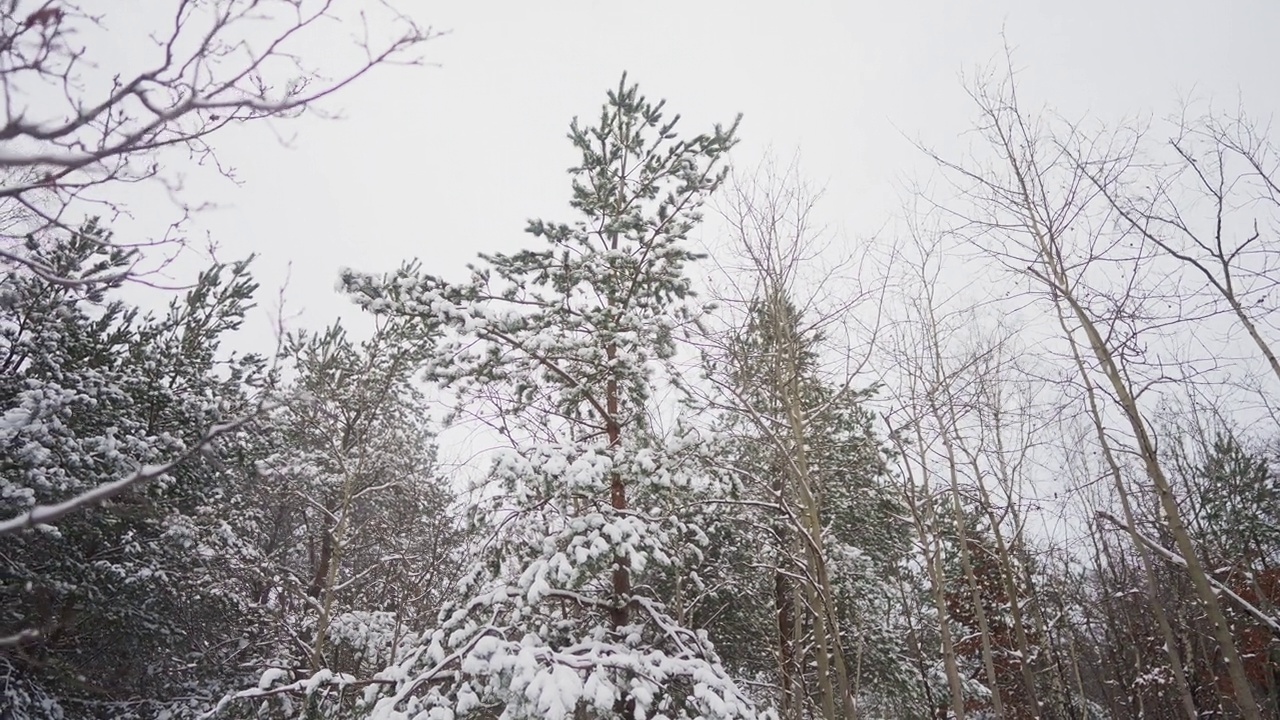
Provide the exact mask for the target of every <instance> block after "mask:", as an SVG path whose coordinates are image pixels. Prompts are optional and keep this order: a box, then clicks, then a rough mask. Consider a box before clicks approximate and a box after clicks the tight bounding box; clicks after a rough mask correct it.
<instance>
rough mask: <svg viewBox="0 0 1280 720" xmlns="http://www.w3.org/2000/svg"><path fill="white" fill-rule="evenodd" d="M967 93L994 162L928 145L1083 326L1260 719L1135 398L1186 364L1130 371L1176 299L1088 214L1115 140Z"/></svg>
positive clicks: (979, 229) (1144, 259)
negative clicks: (1162, 292) (955, 157)
mask: <svg viewBox="0 0 1280 720" xmlns="http://www.w3.org/2000/svg"><path fill="white" fill-rule="evenodd" d="M971 92H972V95H973V98H974V101H975V103H976V104H977V106H978V109H979V112H980V116H981V120H980V127H979V130H980V131H981V133H982V137H983V138H984V139H985V140H986V141H987V142H988V143H989V145H990V148H991V149H992V150H993V151H994V154H995V155H996V157H997V161H996V162H997V165H996V167H994V168H990V169H985V168H984V169H975V168H974V167H973V166H972V165H969V164H959V163H956V162H951V161H947V160H945V159H942V158H940V157H937V156H936V155H935V156H934V157H935V159H937V160H938V161H939V162H940V163H941V165H942V167H943V168H944V169H945V170H947V171H949V172H950V173H951V174H952V177H953V178H955V180H956V185H957V189H958V190H959V191H960V192H961V193H962V195H963V196H964V197H967V198H969V199H970V200H973V201H976V203H977V207H976V208H975V211H973V212H969V213H966V212H964V211H961V212H959V213H958V214H957V216H958V217H959V218H960V220H961V222H962V223H963V226H964V229H965V230H966V231H967V234H968V237H970V238H972V239H973V241H974V242H975V244H976V245H977V246H978V247H980V248H981V249H982V250H983V252H984V253H985V254H986V255H987V257H989V258H991V259H993V260H996V261H997V262H999V263H1000V264H1001V265H1003V266H1004V267H1006V268H1008V269H1010V270H1012V271H1014V272H1016V273H1018V274H1019V275H1021V276H1022V277H1025V278H1028V279H1030V280H1031V281H1033V285H1034V286H1035V287H1037V288H1038V292H1039V293H1040V296H1041V297H1044V298H1047V299H1050V300H1051V301H1053V302H1054V303H1061V305H1062V307H1063V310H1064V313H1063V314H1064V315H1065V317H1066V318H1067V321H1068V322H1069V323H1070V324H1071V327H1072V331H1073V332H1075V331H1078V332H1080V333H1082V334H1083V335H1084V337H1085V340H1084V342H1082V346H1083V347H1084V348H1086V349H1087V350H1088V351H1089V352H1090V353H1091V354H1092V355H1093V360H1094V361H1095V362H1096V365H1092V366H1090V367H1088V368H1086V370H1087V372H1086V373H1085V376H1086V377H1087V376H1091V375H1095V374H1096V376H1097V378H1098V382H1099V383H1100V384H1103V385H1104V386H1105V387H1107V389H1108V391H1109V393H1110V394H1111V396H1112V398H1113V400H1114V403H1115V408H1116V409H1117V410H1118V411H1119V412H1120V413H1121V414H1122V416H1123V418H1124V424H1125V425H1127V426H1128V430H1129V432H1128V435H1129V441H1130V442H1131V443H1132V448H1131V452H1132V453H1133V454H1134V456H1135V457H1136V458H1137V459H1138V460H1139V462H1140V465H1141V467H1142V471H1143V474H1144V475H1145V477H1146V479H1147V480H1148V481H1149V482H1150V483H1151V487H1152V490H1153V491H1154V493H1153V494H1154V498H1155V500H1156V501H1157V502H1158V505H1159V508H1160V513H1161V519H1162V521H1163V523H1164V524H1165V525H1166V527H1167V529H1168V532H1169V533H1170V534H1171V536H1172V537H1173V539H1174V542H1175V543H1176V546H1177V548H1178V553H1179V554H1180V555H1181V557H1183V559H1184V560H1185V561H1186V564H1185V567H1186V571H1187V576H1188V579H1189V580H1190V582H1191V585H1192V587H1193V588H1194V591H1195V595H1196V596H1197V597H1198V599H1199V601H1200V605H1201V607H1202V608H1203V609H1204V611H1205V614H1206V615H1207V616H1208V618H1209V619H1210V622H1211V624H1212V627H1213V636H1214V638H1215V640H1216V644H1217V649H1218V651H1219V652H1220V653H1221V656H1222V658H1223V660H1224V661H1225V664H1226V667H1227V672H1228V675H1229V677H1230V678H1231V681H1232V682H1231V685H1232V690H1233V695H1234V697H1233V700H1234V704H1235V705H1236V706H1237V707H1238V709H1239V712H1241V714H1242V716H1243V717H1246V718H1250V719H1256V718H1259V717H1260V713H1259V710H1258V706H1257V703H1256V702H1255V700H1254V696H1253V691H1252V688H1251V685H1250V682H1249V679H1248V678H1247V676H1246V674H1245V672H1244V667H1243V664H1242V662H1241V657H1240V654H1239V652H1238V650H1237V648H1236V644H1235V638H1234V637H1233V635H1232V632H1231V628H1230V626H1229V625H1228V623H1227V621H1226V617H1225V615H1224V614H1223V612H1222V607H1221V604H1220V603H1219V600H1218V597H1217V594H1216V593H1215V592H1214V589H1213V587H1212V585H1211V584H1210V582H1209V578H1208V575H1207V573H1206V571H1205V569H1204V567H1203V566H1202V564H1201V562H1200V560H1199V558H1198V556H1197V554H1196V550H1195V548H1194V547H1193V544H1192V541H1191V539H1190V536H1189V535H1188V533H1187V531H1186V528H1185V526H1184V524H1183V521H1182V518H1181V512H1180V509H1179V506H1178V502H1177V500H1176V498H1175V497H1174V494H1173V489H1172V487H1171V484H1170V482H1169V478H1168V476H1167V474H1166V472H1165V468H1164V466H1163V464H1162V462H1161V458H1160V455H1159V453H1158V451H1157V447H1156V439H1155V437H1154V435H1153V434H1152V431H1151V428H1150V425H1149V422H1148V419H1147V417H1146V416H1145V415H1144V413H1143V409H1142V406H1141V403H1140V402H1139V397H1140V396H1141V395H1142V393H1143V392H1144V391H1145V390H1146V389H1147V388H1149V387H1150V386H1151V385H1152V384H1155V383H1159V382H1162V381H1165V380H1167V379H1171V378H1173V377H1174V376H1175V375H1176V374H1177V371H1178V370H1183V371H1184V374H1185V371H1187V370H1188V368H1187V367H1185V366H1182V367H1179V366H1174V365H1169V364H1167V363H1160V364H1155V363H1153V364H1152V365H1151V369H1152V373H1151V376H1149V377H1146V378H1143V377H1141V376H1140V375H1138V374H1137V373H1138V372H1140V371H1141V369H1142V366H1143V361H1142V356H1143V350H1142V345H1141V343H1140V337H1141V338H1143V339H1145V338H1146V337H1147V335H1144V334H1143V333H1144V331H1146V332H1147V334H1148V335H1149V334H1150V333H1151V332H1153V328H1156V327H1159V325H1160V318H1158V317H1156V316H1155V315H1154V314H1153V311H1152V308H1151V305H1153V304H1154V301H1155V300H1157V299H1159V300H1165V301H1168V302H1169V303H1170V304H1176V303H1177V301H1179V300H1181V298H1179V297H1178V296H1176V295H1169V296H1166V297H1159V298H1157V296H1156V295H1155V289H1154V288H1155V287H1156V286H1157V284H1158V281H1159V280H1160V279H1162V278H1160V277H1156V276H1155V275H1154V274H1155V273H1157V272H1158V269H1157V268H1155V267H1154V266H1153V265H1152V264H1151V262H1150V261H1149V259H1150V257H1151V251H1150V250H1148V249H1146V248H1145V247H1144V245H1143V244H1142V243H1141V242H1138V241H1135V239H1134V238H1133V237H1132V236H1130V235H1128V234H1121V235H1119V236H1115V235H1111V234H1108V233H1104V232H1101V231H1099V228H1100V227H1105V222H1103V221H1102V220H1099V219H1098V218H1095V217H1091V216H1090V215H1089V214H1088V212H1089V210H1090V209H1091V208H1092V207H1093V206H1092V201H1093V199H1094V198H1095V197H1096V194H1095V193H1093V192H1091V190H1092V187H1091V186H1092V183H1091V182H1090V181H1089V179H1088V178H1087V176H1086V175H1085V173H1084V172H1083V171H1082V170H1081V169H1080V167H1081V165H1083V164H1084V163H1083V162H1081V161H1080V158H1083V157H1089V156H1093V154H1095V153H1096V154H1099V155H1101V156H1104V157H1105V156H1110V155H1111V154H1112V153H1114V152H1115V148H1114V147H1111V146H1108V145H1106V142H1105V140H1103V141H1099V142H1097V143H1095V144H1093V145H1088V146H1082V148H1081V150H1080V151H1078V152H1076V153H1074V159H1073V156H1072V153H1068V152H1067V151H1065V150H1064V149H1063V147H1062V146H1061V145H1060V144H1057V143H1054V142H1052V141H1051V140H1049V139H1048V138H1047V137H1046V135H1045V131H1044V129H1043V128H1042V126H1041V125H1040V124H1038V121H1037V120H1036V119H1035V118H1032V117H1029V116H1027V115H1025V114H1024V113H1023V112H1022V111H1021V109H1020V108H1019V106H1018V100H1017V94H1016V92H1015V89H1014V86H1013V83H1012V81H1011V80H1010V81H1007V82H1006V83H1004V84H1003V85H998V84H995V83H986V84H981V85H979V86H978V87H976V88H974V89H973V90H972V91H971ZM1138 240H1141V238H1139V239H1138ZM1178 309H1179V310H1182V309H1185V305H1178ZM1179 319H1181V318H1179ZM1181 379H1184V380H1185V378H1181ZM1188 712H1190V708H1188Z"/></svg>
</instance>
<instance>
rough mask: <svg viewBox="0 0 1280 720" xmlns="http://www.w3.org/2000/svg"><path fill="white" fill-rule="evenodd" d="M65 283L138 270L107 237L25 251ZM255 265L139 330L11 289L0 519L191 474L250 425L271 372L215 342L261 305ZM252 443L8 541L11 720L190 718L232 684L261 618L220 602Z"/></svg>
mask: <svg viewBox="0 0 1280 720" xmlns="http://www.w3.org/2000/svg"><path fill="white" fill-rule="evenodd" d="M27 250H28V252H29V253H30V255H31V257H34V258H37V259H38V260H39V261H40V262H41V263H43V265H45V266H47V267H49V268H52V269H53V270H54V272H55V273H56V275H57V276H59V277H63V278H93V277H102V276H110V275H118V274H119V273H118V271H119V270H120V269H122V268H124V267H127V266H128V264H129V263H130V262H131V260H132V258H131V257H130V255H129V254H128V253H127V252H125V251H123V250H121V249H119V248H115V247H113V246H112V245H111V244H110V242H109V234H108V233H107V232H106V230H105V229H103V228H102V227H101V226H99V225H97V224H96V223H92V222H91V223H89V224H87V225H86V226H85V227H84V228H83V229H82V230H81V231H80V232H79V233H77V234H74V235H72V236H70V237H57V236H51V237H48V238H42V239H40V240H36V239H31V240H30V241H29V242H28V247H27ZM255 288H256V284H255V283H254V282H253V281H252V279H251V278H250V276H249V275H248V270H247V264H246V263H234V264H231V265H218V266H215V267H213V268H211V269H210V270H208V271H207V272H205V273H203V274H202V275H201V276H200V277H199V278H198V279H197V281H196V283H195V285H194V287H193V288H192V289H191V290H190V291H189V292H188V293H187V294H186V295H185V297H183V298H181V299H178V300H175V301H174V302H173V303H172V304H171V305H170V307H169V310H168V312H167V313H165V314H162V315H159V316H155V317H153V316H142V315H141V313H139V312H138V310H137V309H136V308H135V307H132V306H130V305H128V304H126V303H124V302H122V301H120V300H116V299H112V297H111V293H112V290H113V289H114V284H112V283H93V282H90V283H55V282H50V281H49V280H47V279H44V278H42V277H40V276H39V275H37V274H35V273H31V272H27V271H26V270H25V269H24V268H17V269H13V270H10V271H8V272H7V273H6V274H5V276H4V277H3V278H2V279H0V409H3V416H2V417H3V421H0V517H3V518H8V517H11V516H14V515H17V514H19V513H22V512H24V511H26V510H29V509H30V508H31V507H33V506H35V505H37V504H49V503H54V502H60V501H63V500H66V499H67V498H69V497H72V496H75V495H77V494H78V493H81V492H84V491H86V490H88V489H91V488H94V487H97V486H99V485H101V484H103V483H107V482H111V481H114V480H117V479H119V478H121V477H125V476H128V475H129V474H131V473H132V472H134V470H135V469H136V468H137V467H138V466H139V465H143V464H155V463H161V462H166V461H168V460H171V459H172V458H175V457H180V456H182V455H183V454H184V453H186V452H187V451H188V449H189V448H191V447H192V446H193V445H195V444H197V443H199V442H200V441H201V439H202V438H203V437H205V435H206V434H207V432H208V430H209V428H210V427H211V426H213V425H215V424H217V423H224V422H228V421H230V420H234V419H236V418H237V417H240V416H243V415H252V414H253V413H254V412H255V411H256V408H257V400H256V398H255V397H254V395H255V393H256V391H255V390H254V389H253V387H251V386H252V385H255V384H258V383H261V382H264V381H265V380H266V373H267V366H266V364H265V362H264V361H263V359H262V358H260V357H253V356H249V357H241V358H230V359H229V358H227V357H226V356H225V355H224V353H222V352H220V350H219V343H220V340H221V339H222V337H223V336H224V335H225V334H226V333H228V332H231V331H234V330H235V329H236V328H237V327H238V326H239V325H240V323H241V321H242V319H243V317H244V313H245V312H246V311H247V309H248V308H249V307H251V303H252V300H251V298H252V294H253V292H254V290H255ZM254 452H255V451H254V447H253V440H252V438H251V437H248V436H246V435H245V434H242V435H231V436H223V437H222V438H221V439H220V442H219V443H218V444H217V445H216V446H212V447H209V448H207V452H206V453H204V455H203V456H202V457H201V458H199V459H193V460H191V461H190V462H186V463H183V464H181V465H179V466H178V467H176V468H175V469H173V470H172V471H171V472H168V473H166V474H164V475H162V476H161V477H159V478H157V479H156V480H155V481H153V482H150V483H144V484H139V485H137V486H134V487H133V488H131V489H129V490H128V491H126V492H124V493H121V494H119V495H117V496H115V497H113V498H111V499H110V500H108V501H106V502H103V503H101V504H99V505H96V506H91V507H85V508H82V509H80V510H78V511H76V512H74V513H72V514H70V515H68V516H66V517H64V518H62V519H61V520H60V521H59V522H58V523H57V524H56V525H53V526H49V525H37V526H36V527H34V528H31V529H28V530H24V531H21V532H18V533H14V534H11V535H7V536H5V537H3V538H0V542H2V543H3V545H2V547H3V552H0V579H2V580H0V608H3V610H0V636H9V637H12V636H13V635H14V634H16V633H20V632H23V631H32V632H35V633H38V634H37V635H36V636H35V637H34V638H32V639H30V640H29V641H27V642H19V643H16V644H11V645H9V646H8V647H0V675H3V677H5V678H6V680H5V681H4V684H3V685H0V706H3V707H5V709H6V710H7V711H8V713H9V714H8V715H7V717H13V718H33V719H34V718H59V717H66V718H92V717H111V718H130V717H156V716H157V715H162V714H168V715H169V716H171V717H182V716H184V715H186V714H194V713H196V712H198V706H199V705H200V703H201V702H202V699H207V698H210V697H214V696H216V694H219V693H220V690H219V687H225V686H226V685H227V684H233V683H236V682H238V678H237V674H238V673H237V671H236V670H235V669H234V667H233V666H232V665H229V663H231V662H232V661H233V659H235V658H239V659H243V657H244V656H245V655H246V654H247V653H246V651H248V652H252V650H253V642H252V638H251V637H250V635H249V633H247V632H246V630H247V627H248V626H249V625H250V624H251V623H252V622H253V620H254V618H255V617H256V616H255V614H254V609H253V607H252V604H251V603H248V602H246V599H245V598H243V597H242V596H238V595H236V594H234V593H228V592H227V589H228V585H227V582H226V577H227V576H226V573H225V566H224V565H223V564H222V561H221V558H223V557H224V556H227V555H231V554H235V553H236V552H237V550H236V547H237V546H238V544H239V540H238V538H237V537H236V536H235V535H234V533H231V532H229V527H228V525H227V523H226V522H225V516H223V515H221V512H222V511H223V509H224V507H223V505H224V502H225V501H226V499H227V498H229V497H234V496H236V495H237V494H238V493H239V491H240V490H241V489H242V487H243V486H242V483H243V482H244V480H245V479H246V478H248V477H251V476H252V472H251V467H252V464H251V462H248V458H251V457H252V456H253V454H254Z"/></svg>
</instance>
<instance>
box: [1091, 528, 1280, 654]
mask: <svg viewBox="0 0 1280 720" xmlns="http://www.w3.org/2000/svg"><path fill="white" fill-rule="evenodd" d="M1098 517H1099V518H1101V519H1103V520H1106V521H1107V522H1109V523H1111V524H1112V525H1115V526H1116V527H1117V528H1119V529H1121V530H1123V531H1125V532H1131V533H1133V535H1134V536H1135V537H1137V538H1138V539H1139V540H1140V541H1142V544H1143V545H1146V546H1147V547H1148V548H1150V549H1151V551H1152V552H1154V553H1155V554H1157V555H1159V556H1160V557H1162V558H1164V559H1165V560H1167V561H1169V562H1170V563H1172V564H1174V565H1178V566H1179V567H1186V566H1187V561H1186V560H1185V559H1183V557H1182V556H1181V555H1179V554H1177V553H1175V552H1173V551H1172V550H1169V549H1167V548H1165V547H1164V546H1162V545H1160V544H1159V543H1157V542H1156V541H1155V540H1152V539H1151V538H1149V537H1147V536H1146V535H1143V534H1142V533H1141V532H1140V531H1139V530H1137V529H1136V528H1130V527H1129V526H1128V525H1126V524H1125V523H1124V522H1122V521H1121V520H1120V518H1118V517H1116V516H1114V515H1112V514H1111V513H1108V512H1106V511H1105V510H1099V511H1098ZM1208 579H1209V584H1210V585H1212V586H1213V588H1214V589H1215V590H1217V591H1218V592H1219V593H1221V594H1223V595H1226V596H1227V597H1229V598H1231V599H1232V601H1234V602H1235V603H1236V604H1237V605H1239V606H1240V608H1241V609H1242V610H1244V611H1245V612H1247V613H1249V614H1250V615H1252V616H1253V617H1254V618H1255V619H1257V620H1258V622H1260V623H1262V624H1263V625H1266V626H1267V628H1269V629H1270V630H1271V632H1273V633H1275V634H1276V635H1277V636H1280V621H1278V620H1276V618H1274V617H1272V616H1271V615H1268V614H1267V613H1265V612H1263V611H1262V610H1260V609H1258V608H1257V607H1256V606H1255V605H1254V604H1253V603H1251V602H1249V601H1248V600H1245V599H1244V598H1242V597H1240V596H1239V595H1238V594H1236V593H1235V592H1234V591H1232V590H1231V588H1229V587H1227V586H1226V585H1224V584H1223V583H1222V582H1221V581H1220V580H1218V579H1217V578H1215V577H1213V576H1212V575H1209V576H1208Z"/></svg>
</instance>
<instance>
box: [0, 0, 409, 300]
mask: <svg viewBox="0 0 1280 720" xmlns="http://www.w3.org/2000/svg"><path fill="white" fill-rule="evenodd" d="M340 24H341V25H345V26H347V27H350V28H352V30H351V31H350V32H349V40H348V43H349V45H348V47H347V48H345V50H347V51H349V52H345V53H344V48H342V47H341V45H340V44H334V43H333V37H332V34H331V33H332V32H333V31H335V30H336V29H337V28H338V27H339V26H340ZM344 34H347V33H344ZM432 35H433V34H432V32H431V31H430V30H429V29H424V28H421V27H419V26H418V25H417V24H415V23H414V21H413V20H412V19H410V18H409V17H408V16H407V15H405V14H403V13H401V12H399V11H397V10H396V9H395V8H394V7H393V6H392V5H390V4H389V3H388V2H386V1H385V0H378V1H377V2H372V3H362V2H349V1H347V0H212V1H209V2H202V1H198V0H165V2H163V3H162V4H161V5H155V4H151V5H148V6H147V8H146V9H145V10H141V9H138V10H135V11H130V10H129V9H127V8H126V9H122V6H119V5H117V6H113V7H112V8H111V9H102V8H100V7H98V6H97V5H96V4H94V3H83V2H75V1H74V0H67V1H63V0H44V1H43V2H25V1H24V0H2V1H0V178H3V179H2V180H0V231H2V232H4V233H5V234H6V235H7V236H8V237H9V238H10V241H9V242H7V243H4V244H3V245H0V262H4V263H6V264H9V265H14V264H20V265H25V266H26V267H28V268H29V269H30V270H32V271H34V272H37V273H41V274H42V275H44V276H45V278H46V279H47V280H51V281H72V280H70V279H68V278H59V277H57V276H56V275H55V274H53V273H51V272H49V269H48V268H44V267H42V266H40V265H39V263H37V262H35V261H34V260H33V259H32V258H31V256H30V255H29V254H27V253H25V252H23V251H22V250H21V248H15V247H12V245H13V243H12V238H14V237H18V238H21V237H23V236H26V235H28V234H31V233H37V234H38V233H39V232H41V231H43V230H49V229H63V230H66V229H70V228H74V227H76V226H78V225H79V224H80V222H81V220H82V219H83V216H84V215H85V214H90V213H92V214H99V215H103V214H105V215H115V214H119V213H123V212H127V209H126V205H125V202H124V200H122V198H121V197H120V194H119V191H120V188H121V186H123V185H127V184H136V183H144V182H153V183H158V184H159V185H160V186H161V187H162V188H163V189H164V190H165V191H166V192H167V193H168V195H169V197H171V198H172V200H173V202H174V203H175V204H176V206H177V208H178V210H179V217H186V216H187V215H188V214H189V213H190V212H192V211H193V210H195V209H196V208H197V207H198V203H196V202H195V201H194V200H193V198H191V197H190V196H189V195H188V194H187V193H185V192H184V191H183V179H184V174H185V172H186V171H187V170H190V169H192V168H194V167H196V166H210V167H211V168H213V170H214V171H215V172H221V173H223V174H226V175H228V176H230V169H229V168H227V167H225V166H223V165H221V164H220V163H219V162H218V157H217V155H216V153H215V151H214V146H213V145H212V138H213V136H214V135H215V134H216V133H218V132H220V131H222V130H224V129H227V128H233V127H235V126H238V125H242V124H244V123H248V122H253V123H257V122H259V121H263V122H267V123H269V122H270V121H272V120H277V119H286V118H293V117H296V116H298V115H300V114H302V113H304V112H306V111H319V110H320V108H319V107H318V106H317V103H318V102H319V101H321V100H323V99H325V98H326V97H328V96H330V95H332V94H333V93H335V92H336V91H339V90H341V89H342V88H343V87H345V86H346V85H348V84H349V83H351V82H352V81H354V80H356V79H357V78H359V77H361V76H363V75H365V74H366V73H367V72H369V71H370V70H372V69H373V68H375V67H377V66H379V65H386V64H392V63H417V62H420V60H421V58H420V57H419V56H418V55H417V53H416V51H417V50H418V48H419V47H420V46H421V45H422V44H423V43H424V42H425V41H427V40H428V39H429V38H431V37H432ZM108 38H109V39H110V40H111V43H110V44H108V43H107V42H106V40H107V39H108ZM122 50H124V51H122ZM344 54H345V55H347V58H346V60H345V61H344V60H343V59H342V58H343V55H344ZM160 242H174V243H178V241H177V239H176V233H174V234H171V235H169V236H167V237H164V238H159V239H150V240H142V241H141V242H140V243H139V244H142V243H146V244H156V243H160ZM100 279H101V278H90V279H89V280H100ZM84 281H85V279H79V280H75V281H72V282H84Z"/></svg>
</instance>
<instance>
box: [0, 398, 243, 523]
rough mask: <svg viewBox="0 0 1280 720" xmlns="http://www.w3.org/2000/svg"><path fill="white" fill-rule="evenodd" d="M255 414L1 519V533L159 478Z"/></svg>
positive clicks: (50, 518)
mask: <svg viewBox="0 0 1280 720" xmlns="http://www.w3.org/2000/svg"><path fill="white" fill-rule="evenodd" d="M256 417H258V415H257V414H253V415H246V416H244V417H242V418H239V419H237V420H233V421H231V422H227V423H221V424H219V425H214V426H213V427H211V428H210V429H209V431H208V432H207V433H205V434H204V437H202V438H200V440H199V442H197V443H196V444H194V445H192V446H191V447H189V448H187V450H186V451H185V452H183V453H182V454H180V455H178V456H177V457H175V458H173V459H172V460H170V461H168V462H166V463H161V464H159V465H144V466H142V467H140V468H138V469H137V470H136V471H135V472H133V473H132V474H130V475H127V476H125V477H122V478H120V479H119V480H113V481H112V482H109V483H103V484H102V485H98V486H97V487H95V488H92V489H90V490H86V491H84V492H82V493H80V494H78V495H75V496H74V497H71V498H68V499H66V500H63V501H62V502H60V503H54V504H52V505H37V506H35V507H33V508H31V509H30V510H28V511H26V512H24V513H22V514H20V515H16V516H14V517H11V518H9V519H8V520H3V521H0V535H10V534H13V533H16V532H19V531H22V530H25V529H27V528H32V527H35V526H37V525H48V524H50V523H53V522H56V521H57V520H59V519H61V518H62V517H64V516H66V515H69V514H71V513H73V512H76V511H77V510H81V509H83V508H86V507H89V506H90V505H96V504H97V503H100V502H102V501H103V500H109V499H110V498H113V497H115V496H116V495H119V494H120V493H122V492H124V491H126V490H128V489H129V488H131V487H133V486H135V485H141V484H143V483H146V482H149V481H151V480H155V479H157V478H160V477H162V476H164V475H165V474H166V473H168V472H170V471H171V470H173V469H174V468H176V467H178V466H179V465H181V464H182V463H184V462H187V461H188V460H191V459H192V458H194V457H196V456H197V455H199V454H201V453H203V452H204V451H205V450H207V449H208V448H210V447H211V446H212V445H213V444H214V442H215V441H217V439H218V438H220V437H222V436H223V435H227V434H229V433H233V432H235V431H237V430H239V429H240V428H242V427H244V426H245V425H247V424H248V423H250V422H252V421H253V420H254V419H255V418H256Z"/></svg>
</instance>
